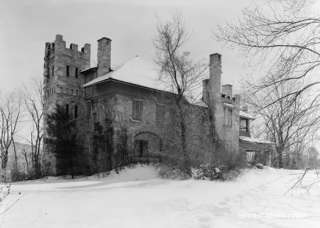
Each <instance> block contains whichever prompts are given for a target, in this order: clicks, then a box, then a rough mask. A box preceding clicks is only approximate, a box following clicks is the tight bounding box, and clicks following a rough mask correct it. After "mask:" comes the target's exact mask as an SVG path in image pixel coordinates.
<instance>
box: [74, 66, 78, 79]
mask: <svg viewBox="0 0 320 228" xmlns="http://www.w3.org/2000/svg"><path fill="white" fill-rule="evenodd" d="M78 74H79V69H78V67H76V69H75V73H74V76H75V77H76V78H78Z"/></svg>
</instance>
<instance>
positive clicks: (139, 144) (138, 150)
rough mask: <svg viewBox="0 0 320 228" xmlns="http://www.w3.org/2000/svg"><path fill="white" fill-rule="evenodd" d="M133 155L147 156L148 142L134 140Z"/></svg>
mask: <svg viewBox="0 0 320 228" xmlns="http://www.w3.org/2000/svg"><path fill="white" fill-rule="evenodd" d="M134 150H135V155H137V156H138V157H144V156H147V155H148V141H147V140H135V141H134Z"/></svg>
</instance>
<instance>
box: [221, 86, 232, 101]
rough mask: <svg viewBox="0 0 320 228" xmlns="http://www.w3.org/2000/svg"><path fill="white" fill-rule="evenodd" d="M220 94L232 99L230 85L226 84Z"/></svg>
mask: <svg viewBox="0 0 320 228" xmlns="http://www.w3.org/2000/svg"><path fill="white" fill-rule="evenodd" d="M222 94H224V95H226V96H227V97H229V98H230V99H231V98H232V85H230V84H226V85H223V86H222Z"/></svg>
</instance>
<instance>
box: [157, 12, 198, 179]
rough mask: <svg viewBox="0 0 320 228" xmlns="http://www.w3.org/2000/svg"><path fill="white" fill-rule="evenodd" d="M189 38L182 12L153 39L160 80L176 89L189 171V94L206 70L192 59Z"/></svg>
mask: <svg viewBox="0 0 320 228" xmlns="http://www.w3.org/2000/svg"><path fill="white" fill-rule="evenodd" d="M187 39H188V33H187V31H186V28H185V26H184V24H183V19H182V17H180V16H174V17H173V18H172V20H170V21H167V22H165V23H160V24H159V25H158V27H157V35H156V38H155V40H154V46H155V48H156V51H157V53H156V60H155V61H156V63H157V65H158V66H159V67H160V72H161V76H160V80H161V81H163V82H164V83H165V84H166V85H167V86H168V87H170V88H171V89H172V91H173V92H174V93H176V99H175V103H176V106H177V110H178V122H179V123H178V125H179V134H180V141H181V144H180V146H181V151H182V156H183V163H184V164H183V169H185V171H186V172H187V173H190V157H189V154H188V151H187V143H186V124H187V123H186V111H185V108H184V107H185V104H186V102H187V100H186V97H187V96H189V95H190V94H191V93H192V89H193V88H194V87H195V86H196V85H197V84H198V82H199V79H200V77H201V75H202V73H203V71H204V67H203V65H202V64H200V63H195V62H194V61H192V60H191V58H190V56H189V54H188V53H187V52H185V51H184V50H183V48H184V44H185V42H186V41H187Z"/></svg>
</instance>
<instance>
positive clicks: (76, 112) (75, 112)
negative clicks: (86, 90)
mask: <svg viewBox="0 0 320 228" xmlns="http://www.w3.org/2000/svg"><path fill="white" fill-rule="evenodd" d="M77 117H78V105H75V106H74V118H75V119H76V118H77Z"/></svg>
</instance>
